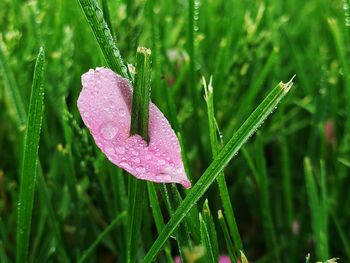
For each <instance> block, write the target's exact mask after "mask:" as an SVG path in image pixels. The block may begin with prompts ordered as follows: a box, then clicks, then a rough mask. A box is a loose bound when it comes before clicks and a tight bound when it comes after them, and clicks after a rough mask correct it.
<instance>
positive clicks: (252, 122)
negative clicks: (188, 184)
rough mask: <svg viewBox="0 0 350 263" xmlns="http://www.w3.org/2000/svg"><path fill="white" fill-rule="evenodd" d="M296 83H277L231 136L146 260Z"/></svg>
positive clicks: (147, 260) (170, 221) (159, 246)
mask: <svg viewBox="0 0 350 263" xmlns="http://www.w3.org/2000/svg"><path fill="white" fill-rule="evenodd" d="M292 84H293V83H292V80H291V81H289V82H288V83H287V84H283V83H280V84H279V85H277V86H276V87H275V88H274V89H273V90H272V91H271V92H270V93H269V94H268V95H267V97H266V98H265V99H264V100H263V102H262V103H261V104H260V105H259V106H258V107H257V108H256V110H255V111H254V112H253V113H252V114H251V115H250V117H249V118H248V119H247V120H246V121H245V122H244V123H243V125H242V126H241V127H240V128H239V129H238V131H237V132H236V133H235V134H234V135H233V136H232V137H231V139H230V140H229V141H228V143H227V144H226V145H225V146H224V148H223V149H222V150H221V151H220V152H219V154H218V155H217V157H216V158H215V159H214V160H213V162H212V163H211V164H210V165H209V167H208V168H207V170H206V171H205V172H204V174H203V175H202V176H201V178H200V179H199V180H198V182H197V183H196V184H195V185H194V186H193V188H192V189H191V190H190V191H189V192H188V194H187V196H186V198H185V199H184V201H183V202H182V203H181V205H180V206H179V207H178V209H177V210H176V212H175V213H174V215H173V216H172V217H171V219H170V220H169V222H168V224H167V225H166V226H165V228H164V230H163V231H162V233H161V234H160V235H159V236H158V238H157V240H156V241H155V242H154V244H153V246H152V247H151V249H150V250H149V252H148V253H147V254H146V256H145V258H144V260H143V261H144V262H151V261H152V260H153V259H154V258H155V257H156V255H157V254H158V253H159V251H160V249H161V248H162V246H163V245H164V243H165V242H166V240H167V239H168V238H169V237H170V235H171V233H172V232H173V231H174V230H175V229H176V227H177V226H178V225H179V224H180V222H181V221H182V220H183V218H184V217H185V216H186V214H187V213H188V212H189V211H190V209H191V208H192V207H193V206H194V205H195V204H196V202H197V201H198V200H199V198H200V197H201V196H202V195H203V194H204V193H205V192H206V190H207V189H208V188H209V186H210V185H211V184H212V183H213V182H214V181H215V179H216V178H217V177H218V176H219V174H220V173H221V172H222V170H223V169H224V168H225V167H226V166H227V164H228V163H229V162H230V161H231V159H232V158H233V157H234V156H235V155H236V154H237V153H238V151H239V149H240V148H241V147H242V145H243V144H244V143H245V142H246V141H247V140H248V139H249V137H250V136H251V135H252V134H253V133H254V132H255V131H256V130H257V129H258V128H259V126H260V125H261V124H262V123H263V121H264V120H265V119H266V118H267V116H269V115H270V114H271V112H272V111H273V110H274V109H275V107H276V106H277V105H278V103H279V102H280V101H281V99H282V98H283V97H284V96H285V95H286V94H287V93H288V91H289V90H290V88H291V86H292Z"/></svg>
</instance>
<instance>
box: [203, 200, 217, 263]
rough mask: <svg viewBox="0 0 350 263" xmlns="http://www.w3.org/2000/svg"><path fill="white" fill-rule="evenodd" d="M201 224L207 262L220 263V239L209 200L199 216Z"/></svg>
mask: <svg viewBox="0 0 350 263" xmlns="http://www.w3.org/2000/svg"><path fill="white" fill-rule="evenodd" d="M199 222H200V231H201V240H202V244H203V245H204V247H205V253H206V261H207V262H212V263H215V262H218V260H219V248H218V239H217V236H216V230H215V224H214V220H213V217H212V215H211V212H210V209H209V205H208V199H206V200H205V202H204V204H203V210H202V213H200V214H199Z"/></svg>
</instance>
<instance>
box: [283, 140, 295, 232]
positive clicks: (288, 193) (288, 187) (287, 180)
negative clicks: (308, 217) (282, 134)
mask: <svg viewBox="0 0 350 263" xmlns="http://www.w3.org/2000/svg"><path fill="white" fill-rule="evenodd" d="M280 146H281V162H282V174H283V193H284V201H285V206H286V210H287V214H286V216H287V217H286V219H287V222H288V230H290V231H292V223H293V219H294V209H293V198H292V197H293V190H292V189H293V188H292V181H291V170H290V169H291V166H290V158H289V151H288V145H287V142H286V139H285V138H281V142H280Z"/></svg>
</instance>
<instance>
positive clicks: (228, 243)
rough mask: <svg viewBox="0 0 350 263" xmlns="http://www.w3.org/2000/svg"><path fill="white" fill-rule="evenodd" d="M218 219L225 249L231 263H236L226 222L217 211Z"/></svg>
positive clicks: (220, 212)
mask: <svg viewBox="0 0 350 263" xmlns="http://www.w3.org/2000/svg"><path fill="white" fill-rule="evenodd" d="M218 219H219V223H220V226H221V229H222V232H223V233H224V238H225V242H226V248H227V251H228V254H229V255H230V259H231V262H237V257H236V255H235V250H236V249H235V247H234V245H233V243H232V240H231V237H230V234H229V232H228V228H227V224H226V220H225V218H224V215H223V214H222V211H221V210H219V211H218Z"/></svg>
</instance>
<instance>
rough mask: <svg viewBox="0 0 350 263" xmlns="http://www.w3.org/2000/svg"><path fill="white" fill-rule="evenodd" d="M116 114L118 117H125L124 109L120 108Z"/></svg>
mask: <svg viewBox="0 0 350 263" xmlns="http://www.w3.org/2000/svg"><path fill="white" fill-rule="evenodd" d="M118 114H119V116H120V117H124V116H125V115H126V111H125V109H123V108H120V109H119V110H118Z"/></svg>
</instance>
